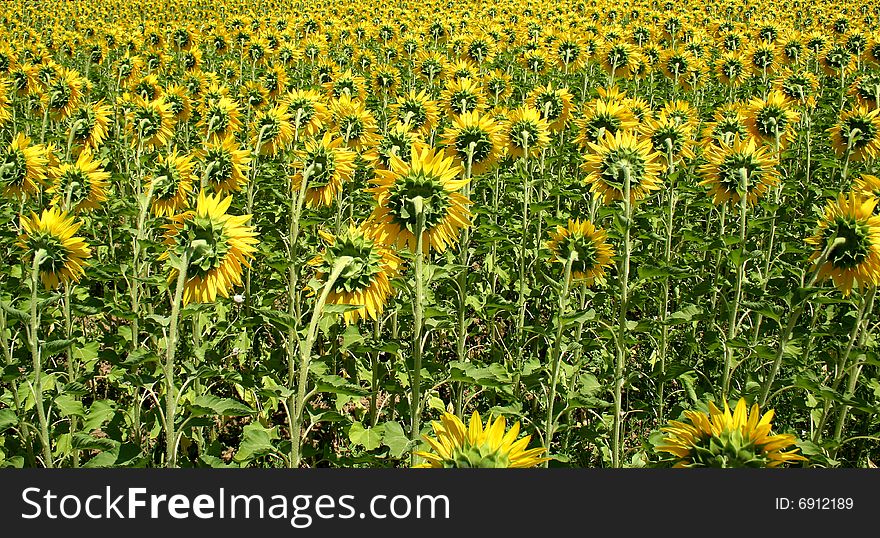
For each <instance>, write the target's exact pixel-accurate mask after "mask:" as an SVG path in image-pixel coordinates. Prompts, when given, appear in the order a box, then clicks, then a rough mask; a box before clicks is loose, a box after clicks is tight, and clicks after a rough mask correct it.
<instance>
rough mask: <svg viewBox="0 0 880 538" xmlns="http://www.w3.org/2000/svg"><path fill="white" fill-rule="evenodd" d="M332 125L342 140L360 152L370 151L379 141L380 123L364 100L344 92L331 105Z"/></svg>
mask: <svg viewBox="0 0 880 538" xmlns="http://www.w3.org/2000/svg"><path fill="white" fill-rule="evenodd" d="M330 117H331V125H332V127H333V129H334V130H335V131H336V132H335V134H336V135H337V136H339V137H340V138H341V139H342V142H343V143H344V144H345V145H346V146H348V147H349V148H351V149H353V150H354V151H358V152H368V153H369V152H370V150H372V149H373V148H374V147H375V146H376V142H378V137H377V133H378V129H379V127H378V124H377V123H376V118H375V117H374V116H373V113H372V112H370V111H369V110H367V108H366V106H365V104H364V102H363V101H361V100H359V99H354V100H353V99H351V97H350V96H349V95H348V94H347V93H344V94H343V95H342V97H341V98H339V99H337V100H335V101H333V103H332V104H331V105H330Z"/></svg>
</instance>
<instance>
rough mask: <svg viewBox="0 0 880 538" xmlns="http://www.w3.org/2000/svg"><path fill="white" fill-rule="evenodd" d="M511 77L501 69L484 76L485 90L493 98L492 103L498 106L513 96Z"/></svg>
mask: <svg viewBox="0 0 880 538" xmlns="http://www.w3.org/2000/svg"><path fill="white" fill-rule="evenodd" d="M511 80H512V79H511V76H510V75H508V74H507V73H505V72H504V71H502V70H500V69H494V70H492V71H490V72H489V73H486V74H485V75H483V80H482V83H483V88H485V89H486V92H487V93H488V94H489V97H491V98H492V102H493V103H494V104H495V105H496V106H497V105H498V104H499V103H503V102H504V101H505V100H507V99H508V98H509V97H510V96H511V94H513V84H512V83H511Z"/></svg>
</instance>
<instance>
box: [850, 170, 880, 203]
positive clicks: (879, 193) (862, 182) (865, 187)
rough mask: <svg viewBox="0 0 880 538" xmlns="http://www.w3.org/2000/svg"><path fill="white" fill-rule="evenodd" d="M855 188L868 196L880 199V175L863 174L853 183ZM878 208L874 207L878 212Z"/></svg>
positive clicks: (859, 192)
mask: <svg viewBox="0 0 880 538" xmlns="http://www.w3.org/2000/svg"><path fill="white" fill-rule="evenodd" d="M853 190H854V191H856V192H857V193H858V194H861V195H862V196H865V197H867V198H876V199H877V200H880V177H877V176H872V175H870V174H862V175H861V177H859V178H858V179H857V180H855V182H854V183H853ZM877 209H878V208H874V211H875V212H876V211H877Z"/></svg>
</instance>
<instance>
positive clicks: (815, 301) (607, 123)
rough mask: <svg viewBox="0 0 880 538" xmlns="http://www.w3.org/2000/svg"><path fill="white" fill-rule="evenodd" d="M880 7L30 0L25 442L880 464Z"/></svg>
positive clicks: (21, 254) (11, 214) (18, 371)
mask: <svg viewBox="0 0 880 538" xmlns="http://www.w3.org/2000/svg"><path fill="white" fill-rule="evenodd" d="M878 20H880V7H878V5H877V4H876V3H875V2H869V1H866V0H855V1H854V2H847V3H840V2H832V1H824V2H823V1H822V0H820V1H819V2H809V3H807V2H802V1H801V0H759V1H757V2H751V1H750V2H745V1H741V0H709V1H708V2H696V1H693V0H677V1H675V2H672V1H669V2H666V3H664V4H656V3H655V2H647V1H642V0H624V1H622V2H610V1H605V0H591V1H586V2H585V1H578V0H561V1H558V2H530V1H521V0H501V1H494V0H493V1H484V0H469V1H463V0H449V1H438V0H428V1H425V2H408V1H405V2H379V3H373V4H371V5H368V4H367V3H363V4H362V5H360V6H358V5H357V4H356V3H355V4H352V3H348V4H346V3H335V2H331V1H327V0H319V1H317V2H308V3H304V2H293V1H281V0H270V1H262V0H261V1H257V0H218V1H211V2H208V1H203V0H198V1H194V2H165V1H154V0H151V1H146V0H90V1H84V0H71V1H60V0H33V1H27V2H24V1H13V2H5V3H3V5H2V6H0V36H2V39H0V213H2V222H4V223H5V224H4V225H3V226H2V227H0V256H2V263H0V306H2V308H0V347H2V357H0V361H2V368H3V369H2V378H0V465H2V466H16V467H21V466H45V467H61V466H73V467H77V466H85V467H103V466H123V467H128V466H152V467H158V466H169V467H170V466H187V467H192V466H195V467H244V466H262V467H283V466H289V467H298V466H309V467H326V466H336V467H354V466H358V467H392V466H403V467H409V466H417V467H533V466H544V465H547V466H614V467H624V466H632V467H643V466H680V467H682V466H683V467H702V466H709V467H713V466H714V467H742V466H751V467H773V466H779V465H789V466H790V465H810V466H823V467H824V466H828V467H835V466H859V467H862V466H873V465H874V462H876V461H877V460H878V459H880V355H878V342H877V336H878V312H880V304H878V303H880V301H877V300H876V298H875V294H876V288H877V285H878V284H880V216H878V215H880V209H878V207H880V204H878V198H880V179H878V175H880V167H878V159H880V25H878ZM771 408H772V410H771ZM731 409H733V411H731ZM508 425H510V427H508Z"/></svg>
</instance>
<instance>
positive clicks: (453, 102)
mask: <svg viewBox="0 0 880 538" xmlns="http://www.w3.org/2000/svg"><path fill="white" fill-rule="evenodd" d="M440 100H441V101H442V102H443V106H444V107H445V108H446V112H447V114H449V115H450V116H457V115H461V114H464V113H466V112H473V111H475V110H483V109H484V108H485V107H486V97H485V95H484V93H483V89H482V88H481V87H480V85H479V84H477V83H476V82H475V81H473V80H472V79H470V78H466V77H465V78H460V79H458V80H453V81H452V82H450V83H449V84H447V86H446V89H444V90H443V92H442V93H441V94H440Z"/></svg>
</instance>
